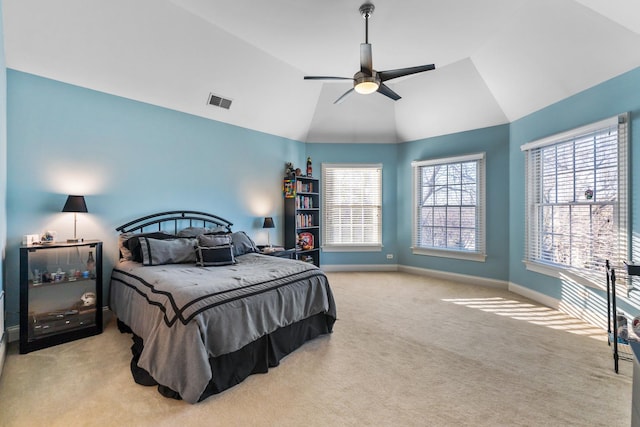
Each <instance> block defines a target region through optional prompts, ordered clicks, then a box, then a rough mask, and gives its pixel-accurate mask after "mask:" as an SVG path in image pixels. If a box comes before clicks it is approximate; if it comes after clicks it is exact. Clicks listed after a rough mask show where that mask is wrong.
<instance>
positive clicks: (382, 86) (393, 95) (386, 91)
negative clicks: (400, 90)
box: [378, 83, 402, 101]
mask: <svg viewBox="0 0 640 427" xmlns="http://www.w3.org/2000/svg"><path fill="white" fill-rule="evenodd" d="M378 92H380V93H381V94H383V95H384V96H388V97H389V98H391V99H393V100H394V101H397V100H398V99H400V98H402V97H401V96H400V95H398V94H397V93H395V92H394V91H392V90H391V88H390V87H389V86H387V85H386V84H384V83H380V86H378Z"/></svg>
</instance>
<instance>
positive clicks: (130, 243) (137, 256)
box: [123, 231, 176, 262]
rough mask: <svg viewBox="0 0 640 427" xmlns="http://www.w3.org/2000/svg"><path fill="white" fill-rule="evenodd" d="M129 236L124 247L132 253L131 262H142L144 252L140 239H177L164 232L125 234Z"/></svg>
mask: <svg viewBox="0 0 640 427" xmlns="http://www.w3.org/2000/svg"><path fill="white" fill-rule="evenodd" d="M125 234H129V235H130V236H129V238H128V239H126V240H125V241H124V243H123V245H124V247H125V248H126V249H128V250H129V252H130V253H131V260H133V261H137V262H142V252H141V251H140V240H139V238H140V237H149V238H151V239H157V240H168V239H175V238H176V236H174V235H173V234H169V233H167V232H164V231H156V232H152V233H125Z"/></svg>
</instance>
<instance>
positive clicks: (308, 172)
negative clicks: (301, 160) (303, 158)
mask: <svg viewBox="0 0 640 427" xmlns="http://www.w3.org/2000/svg"><path fill="white" fill-rule="evenodd" d="M312 172H313V168H312V167H311V157H307V176H313V174H312Z"/></svg>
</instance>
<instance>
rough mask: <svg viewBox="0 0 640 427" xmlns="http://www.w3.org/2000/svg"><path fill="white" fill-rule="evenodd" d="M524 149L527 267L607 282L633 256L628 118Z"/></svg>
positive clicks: (538, 142) (619, 118) (595, 125)
mask: <svg viewBox="0 0 640 427" xmlns="http://www.w3.org/2000/svg"><path fill="white" fill-rule="evenodd" d="M521 149H522V150H523V151H524V152H525V179H526V196H525V202H526V209H525V221H526V222H525V224H526V236H525V261H530V262H536V263H542V264H546V265H550V266H554V267H558V268H563V269H569V270H571V271H572V272H573V273H576V274H580V275H582V276H585V277H592V278H595V279H596V280H598V279H600V280H601V277H600V274H599V273H600V272H601V271H603V270H604V264H605V261H606V260H609V261H610V262H611V263H612V264H613V265H621V264H622V261H624V260H625V259H626V258H627V253H628V232H627V229H628V228H627V224H628V215H629V211H628V114H624V115H620V116H617V117H613V118H611V119H608V120H604V121H601V122H598V123H596V124H592V125H588V126H586V127H582V128H578V129H575V130H573V131H569V132H565V133H562V134H558V135H557V136H556V137H553V136H552V137H548V138H545V139H544V140H540V141H534V142H532V143H528V144H525V145H523V146H522V147H521ZM595 272H598V274H595Z"/></svg>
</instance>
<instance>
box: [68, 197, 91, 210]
mask: <svg viewBox="0 0 640 427" xmlns="http://www.w3.org/2000/svg"><path fill="white" fill-rule="evenodd" d="M62 212H89V211H88V210H87V204H86V203H85V202H84V196H69V197H67V202H66V203H65V204H64V207H63V208H62Z"/></svg>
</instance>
